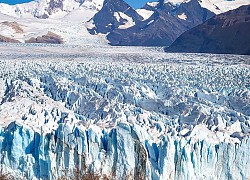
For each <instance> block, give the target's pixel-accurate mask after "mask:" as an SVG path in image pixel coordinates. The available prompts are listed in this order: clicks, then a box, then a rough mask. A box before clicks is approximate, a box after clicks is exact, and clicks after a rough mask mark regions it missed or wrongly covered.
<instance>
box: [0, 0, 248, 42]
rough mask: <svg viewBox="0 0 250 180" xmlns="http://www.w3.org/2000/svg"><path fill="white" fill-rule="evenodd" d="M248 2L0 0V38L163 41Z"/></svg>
mask: <svg viewBox="0 0 250 180" xmlns="http://www.w3.org/2000/svg"><path fill="white" fill-rule="evenodd" d="M249 3H250V1H249V0H235V1H225V0H219V1H215V0H211V1H209V0H202V1H201V0H186V1H183V0H169V1H166V0H159V1H157V2H148V3H146V5H145V6H144V7H143V8H141V9H137V10H135V9H133V8H132V7H131V6H129V5H128V4H127V3H125V2H124V0H105V1H104V0H36V1H32V2H30V3H25V4H18V5H12V6H11V5H7V4H3V3H0V35H1V38H0V41H1V42H27V43H28V42H32V43H65V44H81V45H85V44H89V43H90V42H94V43H93V44H96V43H95V42H96V41H99V42H101V41H102V42H103V43H102V44H105V43H106V44H108V43H109V44H111V45H140V46H168V45H170V44H171V43H172V42H173V41H174V40H175V39H176V38H177V37H178V36H179V35H181V34H182V33H183V32H185V31H187V30H189V29H191V28H193V27H195V26H197V25H198V24H201V23H203V22H204V21H206V20H207V19H209V18H211V17H212V16H214V15H215V14H218V13H221V12H224V11H227V10H230V9H233V8H236V7H238V6H240V5H243V4H249ZM6 21H7V22H6ZM16 28H18V29H19V30H20V29H22V31H16ZM86 29H87V30H86ZM90 34H92V35H93V36H90ZM97 39H99V40H97ZM86 40H87V42H86ZM98 44H99V43H98Z"/></svg>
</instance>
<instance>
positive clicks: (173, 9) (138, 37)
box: [89, 0, 214, 46]
mask: <svg viewBox="0 0 250 180" xmlns="http://www.w3.org/2000/svg"><path fill="white" fill-rule="evenodd" d="M117 1H118V2H119V3H117V4H119V6H118V5H116V6H115V5H114V4H116V2H117ZM117 6H118V7H119V8H118V7H117ZM127 9H129V10H130V11H131V12H130V13H128V16H130V17H132V18H133V20H134V21H135V25H134V26H132V27H130V28H127V29H119V28H118V27H119V25H121V24H124V22H123V21H121V22H119V23H118V24H117V22H116V21H115V20H114V18H113V19H109V20H107V18H109V17H113V16H112V14H113V13H114V12H118V11H120V12H124V11H125V12H126V10H127ZM144 9H147V10H151V11H154V13H153V15H152V16H151V17H150V18H149V19H147V20H145V21H143V20H142V18H141V17H140V16H139V15H138V14H137V12H136V11H134V10H133V9H132V8H131V7H130V6H128V5H127V4H126V6H125V5H124V2H123V1H122V0H107V1H106V4H105V5H104V8H103V9H102V10H101V11H100V12H99V13H97V14H96V15H95V16H94V18H93V19H92V20H93V22H94V24H95V28H94V29H89V32H91V33H92V34H94V33H95V32H97V33H109V34H108V36H107V39H108V40H109V41H110V44H111V45H123V46H131V45H132V46H167V45H170V44H171V43H172V42H173V41H174V40H175V39H176V38H177V37H178V36H179V35H181V34H182V33H183V32H185V31H187V30H189V29H191V28H192V27H194V26H196V25H198V24H201V23H203V22H204V21H205V20H207V19H209V18H210V17H212V16H214V13H212V12H210V11H209V10H207V9H204V8H202V7H201V6H200V4H199V3H198V1H197V0H191V1H189V2H187V3H182V4H180V5H178V6H174V5H172V4H171V3H163V1H162V0H160V1H159V4H158V6H156V7H151V6H149V5H145V6H144ZM135 13H136V14H137V15H136V14H135ZM181 14H184V15H185V16H186V17H187V18H186V20H185V19H181V18H180V17H179V16H180V15H181ZM108 24H112V25H110V26H108Z"/></svg>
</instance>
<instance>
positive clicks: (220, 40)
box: [165, 5, 250, 55]
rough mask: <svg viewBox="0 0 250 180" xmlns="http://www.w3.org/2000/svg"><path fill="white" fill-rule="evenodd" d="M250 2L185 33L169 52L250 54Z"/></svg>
mask: <svg viewBox="0 0 250 180" xmlns="http://www.w3.org/2000/svg"><path fill="white" fill-rule="evenodd" d="M249 32H250V5H245V6H241V7H240V8H237V9H235V10H231V11H229V12H226V13H223V14H220V15H217V16H215V17H213V18H211V19H209V20H208V21H206V22H205V23H203V24H201V25H198V26H197V27H194V28H193V29H191V30H188V31H187V32H185V33H183V34H182V35H181V36H180V37H179V38H177V39H176V41H175V42H174V43H173V44H172V45H171V46H170V47H167V48H165V51H166V52H190V53H220V54H221V53H222V54H231V53H232V54H243V55H249V54H250V35H249Z"/></svg>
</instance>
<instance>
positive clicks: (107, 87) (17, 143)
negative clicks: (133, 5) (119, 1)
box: [0, 44, 250, 179]
mask: <svg viewBox="0 0 250 180" xmlns="http://www.w3.org/2000/svg"><path fill="white" fill-rule="evenodd" d="M249 62H250V57H249V56H236V55H211V54H210V55H209V54H165V53H164V52H162V50H161V49H159V48H142V47H126V48H123V47H102V48H97V47H96V48H90V47H80V46H65V45H63V46H62V45H56V46H55V45H51V46H48V45H9V44H2V45H1V46H0V149H1V155H0V158H1V167H2V168H3V170H5V171H10V172H12V173H15V174H17V175H21V176H23V177H25V178H27V179H32V178H33V179H39V178H41V179H55V178H57V177H58V176H60V175H62V170H65V169H67V170H69V171H70V172H72V171H73V170H74V169H75V168H80V169H86V168H87V169H89V170H90V171H92V172H95V173H98V174H101V175H105V176H108V177H110V178H111V175H112V178H116V179H129V178H130V179H140V178H142V179H249V178H250V172H249V167H250V165H249V162H250V155H249V153H248V152H249V150H250V139H249V133H250V66H249Z"/></svg>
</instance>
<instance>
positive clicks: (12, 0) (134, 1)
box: [0, 0, 149, 8]
mask: <svg viewBox="0 0 250 180" xmlns="http://www.w3.org/2000/svg"><path fill="white" fill-rule="evenodd" d="M30 1H31V0H0V3H7V4H18V3H25V2H30ZM125 1H126V2H127V3H128V4H130V5H131V6H132V7H134V8H140V7H142V6H143V5H144V4H145V3H146V2H148V1H149V0H125Z"/></svg>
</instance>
